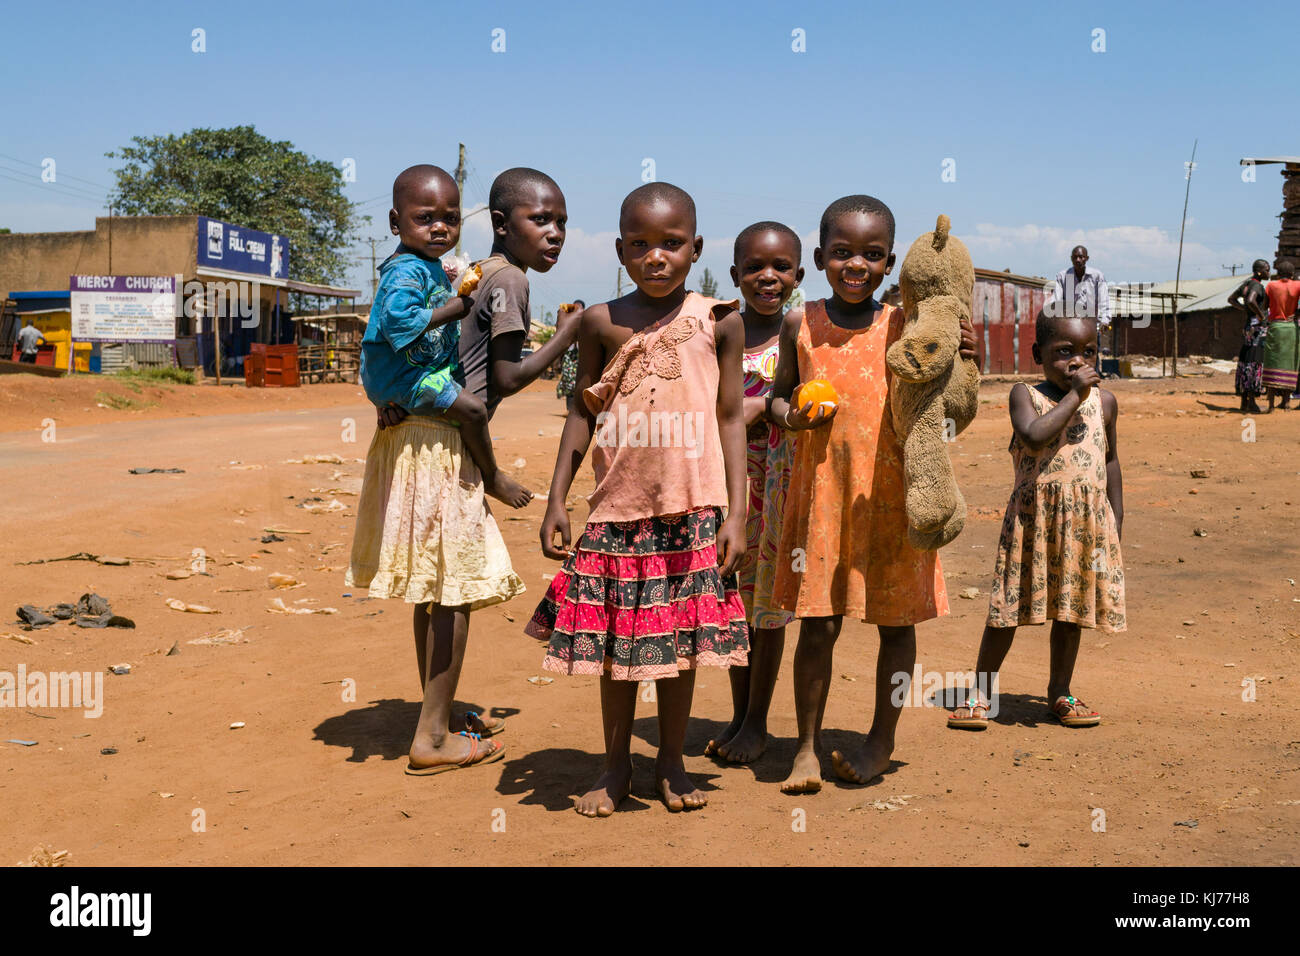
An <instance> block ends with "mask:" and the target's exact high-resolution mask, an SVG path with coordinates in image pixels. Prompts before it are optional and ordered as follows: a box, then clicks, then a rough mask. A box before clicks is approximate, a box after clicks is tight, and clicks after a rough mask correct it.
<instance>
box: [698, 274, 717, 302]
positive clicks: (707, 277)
mask: <svg viewBox="0 0 1300 956" xmlns="http://www.w3.org/2000/svg"><path fill="white" fill-rule="evenodd" d="M700 295H703V296H708V297H709V298H710V299H716V298H717V297H718V280H717V279H715V278H713V273H712V272H710V271H709V267H708V266H705V267H704V275H703V276H702V277H701V278H700Z"/></svg>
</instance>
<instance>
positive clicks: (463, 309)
mask: <svg viewBox="0 0 1300 956" xmlns="http://www.w3.org/2000/svg"><path fill="white" fill-rule="evenodd" d="M473 306H474V299H473V298H472V297H471V296H468V295H453V296H452V297H451V298H450V299H448V300H447V301H446V302H444V303H443V304H442V305H440V306H438V307H437V308H435V309H431V310H430V311H429V324H428V325H427V326H425V329H424V331H425V332H428V331H429V330H430V329H436V328H437V327H438V326H440V325H447V324H448V323H451V322H459V321H460V320H461V319H463V318H464V317H465V316H467V315H469V310H470V309H471V308H473Z"/></svg>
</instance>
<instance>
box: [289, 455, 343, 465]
mask: <svg viewBox="0 0 1300 956" xmlns="http://www.w3.org/2000/svg"><path fill="white" fill-rule="evenodd" d="M285 464H286V465H341V464H343V459H342V458H340V457H339V456H338V455H303V456H302V457H301V458H289V459H286V461H285Z"/></svg>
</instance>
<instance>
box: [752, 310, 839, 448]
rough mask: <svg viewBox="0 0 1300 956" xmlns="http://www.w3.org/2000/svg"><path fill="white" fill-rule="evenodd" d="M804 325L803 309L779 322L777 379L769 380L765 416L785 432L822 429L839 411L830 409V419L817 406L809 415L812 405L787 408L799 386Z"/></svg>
mask: <svg viewBox="0 0 1300 956" xmlns="http://www.w3.org/2000/svg"><path fill="white" fill-rule="evenodd" d="M802 323H803V309H791V310H790V311H789V312H787V313H786V314H785V318H784V319H783V320H782V321H781V337H780V339H779V340H778V341H779V348H780V352H779V356H778V358H777V360H776V375H775V376H774V377H773V378H772V394H771V397H770V398H769V399H768V403H767V414H768V417H770V418H771V419H772V421H774V422H776V423H777V424H778V425H780V426H781V427H782V428H784V429H786V430H787V431H798V430H802V429H805V428H816V427H818V426H820V425H825V424H826V423H827V422H829V421H830V420H831V419H832V418H834V417H835V413H836V412H837V411H839V408H838V407H836V408H832V409H831V413H830V414H829V415H827V414H826V409H825V408H824V407H823V406H820V405H819V406H817V413H816V414H815V415H814V414H810V413H811V412H812V407H813V403H812V402H806V403H805V404H804V407H803V408H795V407H794V406H793V405H791V404H790V396H791V395H793V394H794V390H795V388H796V387H798V385H799V347H798V345H797V343H798V341H799V326H800V325H801V324H802Z"/></svg>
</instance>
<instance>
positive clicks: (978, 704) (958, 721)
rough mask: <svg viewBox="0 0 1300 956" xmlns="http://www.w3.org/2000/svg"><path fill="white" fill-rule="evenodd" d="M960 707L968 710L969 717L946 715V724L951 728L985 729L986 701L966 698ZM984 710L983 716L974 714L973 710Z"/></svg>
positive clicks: (987, 707) (986, 725) (986, 720)
mask: <svg viewBox="0 0 1300 956" xmlns="http://www.w3.org/2000/svg"><path fill="white" fill-rule="evenodd" d="M962 707H964V708H966V710H968V711H970V716H969V717H958V716H957V715H956V714H949V715H948V726H949V728H951V729H952V730H985V729H987V728H988V725H989V718H988V713H989V704H988V701H985V700H978V699H972V698H970V697H967V698H966V702H965V703H964V704H962ZM977 710H982V711H984V714H983V716H978V717H977V716H976V715H975V711H977Z"/></svg>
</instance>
